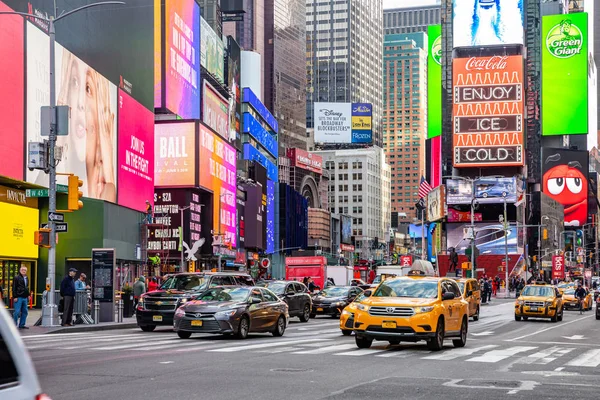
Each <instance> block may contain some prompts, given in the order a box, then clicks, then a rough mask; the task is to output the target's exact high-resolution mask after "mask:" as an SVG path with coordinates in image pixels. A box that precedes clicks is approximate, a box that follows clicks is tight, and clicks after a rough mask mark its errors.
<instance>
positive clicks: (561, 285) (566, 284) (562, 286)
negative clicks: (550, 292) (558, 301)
mask: <svg viewBox="0 0 600 400" xmlns="http://www.w3.org/2000/svg"><path fill="white" fill-rule="evenodd" d="M569 286H571V287H573V286H574V284H572V283H561V284H560V285H558V287H559V288H561V289H564V288H566V287H569Z"/></svg>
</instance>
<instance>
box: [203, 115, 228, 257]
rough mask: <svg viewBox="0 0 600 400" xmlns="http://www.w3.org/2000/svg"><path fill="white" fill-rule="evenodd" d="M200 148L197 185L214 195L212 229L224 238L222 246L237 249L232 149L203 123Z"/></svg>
mask: <svg viewBox="0 0 600 400" xmlns="http://www.w3.org/2000/svg"><path fill="white" fill-rule="evenodd" d="M199 147H200V155H199V158H200V162H199V175H200V186H202V187H204V188H205V189H207V190H210V191H212V192H213V210H214V212H213V218H214V219H213V229H214V231H215V232H220V233H221V234H223V235H224V238H223V240H224V241H225V243H231V244H232V246H233V247H236V224H237V218H236V215H235V213H236V193H237V189H236V187H237V186H236V185H237V182H236V151H235V148H234V147H233V146H231V145H229V144H227V142H226V141H225V140H223V139H221V138H220V137H218V136H217V135H216V134H215V133H213V132H212V131H211V130H210V129H209V128H207V127H206V126H204V125H203V124H200V146H199ZM219 206H220V207H219ZM219 215H220V216H219ZM219 221H220V222H221V225H220V226H219Z"/></svg>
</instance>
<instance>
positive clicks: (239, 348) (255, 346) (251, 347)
mask: <svg viewBox="0 0 600 400" xmlns="http://www.w3.org/2000/svg"><path fill="white" fill-rule="evenodd" d="M323 340H331V339H326V338H324V339H302V340H283V341H275V342H269V343H261V344H251V345H247V346H235V347H226V348H221V349H212V350H208V351H218V352H223V353H233V352H235V351H245V350H254V349H264V348H267V347H277V346H286V345H290V344H298V343H311V342H319V341H323Z"/></svg>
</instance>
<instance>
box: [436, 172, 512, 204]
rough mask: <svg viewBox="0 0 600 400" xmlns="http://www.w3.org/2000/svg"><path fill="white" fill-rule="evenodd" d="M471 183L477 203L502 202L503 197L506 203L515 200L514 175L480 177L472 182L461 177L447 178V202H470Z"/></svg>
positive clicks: (471, 196) (471, 197)
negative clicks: (506, 176)
mask: <svg viewBox="0 0 600 400" xmlns="http://www.w3.org/2000/svg"><path fill="white" fill-rule="evenodd" d="M473 185H474V186H475V199H476V200H477V203H479V204H495V203H503V202H504V199H505V198H506V202H507V203H514V202H516V201H517V181H516V178H514V177H508V178H481V179H477V180H475V182H474V184H473V183H471V182H470V181H466V180H462V179H449V180H447V181H446V202H447V204H471V200H472V199H473V194H472V193H473Z"/></svg>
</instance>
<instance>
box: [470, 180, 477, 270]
mask: <svg viewBox="0 0 600 400" xmlns="http://www.w3.org/2000/svg"><path fill="white" fill-rule="evenodd" d="M471 278H474V279H477V275H476V274H475V180H471Z"/></svg>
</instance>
